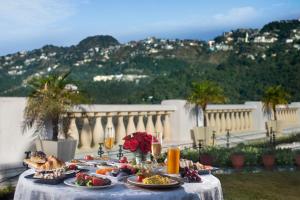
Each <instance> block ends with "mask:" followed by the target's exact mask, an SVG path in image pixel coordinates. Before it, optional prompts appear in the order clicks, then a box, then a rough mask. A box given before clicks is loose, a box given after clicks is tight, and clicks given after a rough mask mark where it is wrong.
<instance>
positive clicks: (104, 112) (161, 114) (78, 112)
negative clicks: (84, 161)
mask: <svg viewBox="0 0 300 200" xmlns="http://www.w3.org/2000/svg"><path fill="white" fill-rule="evenodd" d="M174 111H175V107H174V106H165V105H91V106H87V105H82V106H78V107H76V108H74V109H73V110H71V111H69V112H68V113H66V114H64V115H63V118H65V120H63V121H64V122H65V123H67V126H68V128H67V131H66V133H61V134H60V137H61V138H63V137H66V138H73V139H76V140H78V149H77V153H78V152H91V151H94V152H95V151H96V150H97V149H98V147H99V145H98V143H103V142H104V139H105V133H106V132H108V131H111V132H112V134H113V137H114V139H115V141H114V143H115V148H116V147H117V145H118V144H123V141H122V138H124V137H125V136H126V135H128V134H131V133H134V132H136V131H146V132H148V133H154V132H160V133H161V134H162V135H163V138H164V140H165V141H168V140H171V138H172V136H171V124H170V115H171V113H173V112H174Z"/></svg>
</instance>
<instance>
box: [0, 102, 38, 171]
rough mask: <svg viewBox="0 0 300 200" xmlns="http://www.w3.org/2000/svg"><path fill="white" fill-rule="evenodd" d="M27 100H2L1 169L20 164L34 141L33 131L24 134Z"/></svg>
mask: <svg viewBox="0 0 300 200" xmlns="http://www.w3.org/2000/svg"><path fill="white" fill-rule="evenodd" d="M25 103H26V101H25V98H18V97H8V98H5V97H1V98H0V169H1V166H3V164H14V163H20V161H22V160H23V158H24V152H25V151H26V150H27V149H28V148H29V147H30V146H31V142H32V141H33V139H34V138H33V133H32V131H31V132H30V131H29V132H27V133H25V134H23V133H22V122H23V110H24V107H25Z"/></svg>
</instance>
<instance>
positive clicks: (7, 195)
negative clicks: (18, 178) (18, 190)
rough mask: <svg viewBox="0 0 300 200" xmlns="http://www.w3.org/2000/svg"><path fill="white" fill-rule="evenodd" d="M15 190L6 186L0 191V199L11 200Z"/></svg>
mask: <svg viewBox="0 0 300 200" xmlns="http://www.w3.org/2000/svg"><path fill="white" fill-rule="evenodd" d="M14 191H15V188H14V187H13V186H11V185H8V186H6V187H4V188H2V189H0V199H13V196H14Z"/></svg>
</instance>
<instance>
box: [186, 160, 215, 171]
mask: <svg viewBox="0 0 300 200" xmlns="http://www.w3.org/2000/svg"><path fill="white" fill-rule="evenodd" d="M185 168H189V169H194V170H197V171H198V173H199V174H200V175H205V174H210V173H211V172H213V171H216V170H218V168H216V167H213V166H210V165H203V164H201V163H200V162H193V161H191V160H186V159H181V160H180V169H185Z"/></svg>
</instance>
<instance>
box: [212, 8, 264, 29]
mask: <svg viewBox="0 0 300 200" xmlns="http://www.w3.org/2000/svg"><path fill="white" fill-rule="evenodd" d="M258 15H259V11H258V10H256V9H255V8H253V7H251V6H246V7H239V8H232V9H230V10H229V11H228V12H227V13H218V14H215V15H214V16H213V18H212V25H215V26H217V25H240V24H241V23H245V22H249V21H252V20H254V19H255V18H257V17H258Z"/></svg>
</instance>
